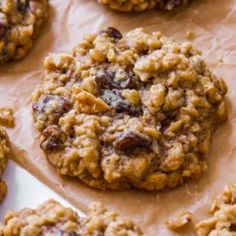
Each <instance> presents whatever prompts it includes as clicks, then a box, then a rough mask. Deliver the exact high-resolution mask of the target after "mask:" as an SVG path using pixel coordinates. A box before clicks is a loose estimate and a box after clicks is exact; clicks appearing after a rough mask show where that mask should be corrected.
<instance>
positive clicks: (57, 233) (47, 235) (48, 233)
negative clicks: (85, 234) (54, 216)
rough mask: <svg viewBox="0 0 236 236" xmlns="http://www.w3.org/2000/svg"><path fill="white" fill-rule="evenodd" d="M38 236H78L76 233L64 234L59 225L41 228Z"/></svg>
mask: <svg viewBox="0 0 236 236" xmlns="http://www.w3.org/2000/svg"><path fill="white" fill-rule="evenodd" d="M40 236H79V234H78V233H76V232H65V230H63V227H62V225H61V224H56V225H48V226H43V227H42V231H41V234H40Z"/></svg>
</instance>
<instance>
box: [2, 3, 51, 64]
mask: <svg viewBox="0 0 236 236" xmlns="http://www.w3.org/2000/svg"><path fill="white" fill-rule="evenodd" d="M47 14H48V0H1V1H0V64H3V63H5V62H7V61H10V60H18V59H21V58H23V57H25V55H26V54H27V53H28V52H29V51H30V49H31V48H32V45H33V41H34V40H35V38H36V36H37V34H38V32H39V30H40V28H41V26H42V24H43V22H44V21H45V20H46V18H47Z"/></svg>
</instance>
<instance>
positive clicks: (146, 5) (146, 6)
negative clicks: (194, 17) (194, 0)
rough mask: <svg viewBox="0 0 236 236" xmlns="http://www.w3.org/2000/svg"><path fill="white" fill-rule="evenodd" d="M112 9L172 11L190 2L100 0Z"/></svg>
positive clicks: (176, 0)
mask: <svg viewBox="0 0 236 236" xmlns="http://www.w3.org/2000/svg"><path fill="white" fill-rule="evenodd" d="M98 2H100V3H102V4H104V5H106V6H108V7H110V8H111V9H114V10H118V11H124V12H140V11H145V10H150V9H153V8H159V9H167V10H172V9H174V8H176V7H180V6H183V5H185V4H186V3H187V2H188V0H135V1H134V0H98Z"/></svg>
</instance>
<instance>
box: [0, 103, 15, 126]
mask: <svg viewBox="0 0 236 236" xmlns="http://www.w3.org/2000/svg"><path fill="white" fill-rule="evenodd" d="M0 125H3V126H7V127H13V126H14V125H15V119H14V111H13V109H11V108H10V107H2V108H0Z"/></svg>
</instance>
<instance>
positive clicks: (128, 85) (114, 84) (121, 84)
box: [95, 71, 138, 89]
mask: <svg viewBox="0 0 236 236" xmlns="http://www.w3.org/2000/svg"><path fill="white" fill-rule="evenodd" d="M115 77H116V73H115V72H111V71H109V72H108V71H99V72H98V73H97V75H96V77H95V81H96V83H97V84H98V86H99V88H100V89H135V88H137V87H138V84H137V82H136V81H135V80H134V78H135V76H134V75H132V73H131V72H129V73H127V75H126V79H125V80H115Z"/></svg>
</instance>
